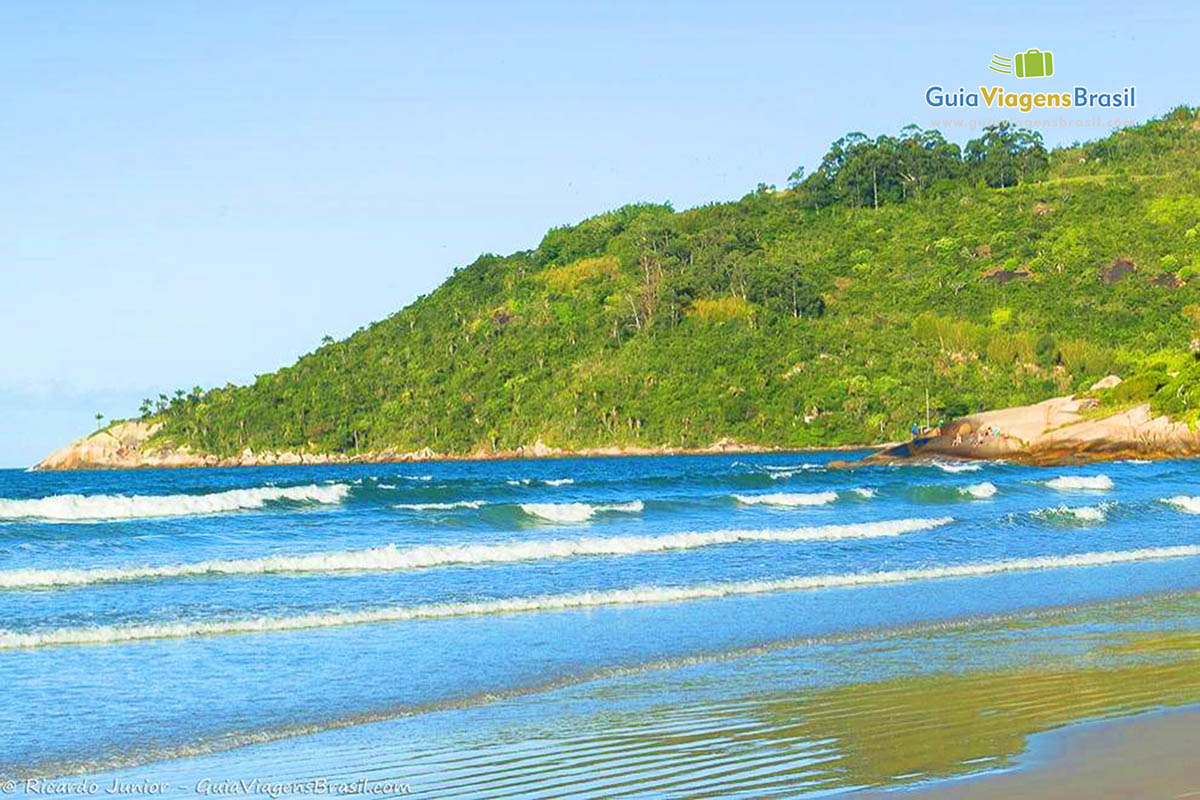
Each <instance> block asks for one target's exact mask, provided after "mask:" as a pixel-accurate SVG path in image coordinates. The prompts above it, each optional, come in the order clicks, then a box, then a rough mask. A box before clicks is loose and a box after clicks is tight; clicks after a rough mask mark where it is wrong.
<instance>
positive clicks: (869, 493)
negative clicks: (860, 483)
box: [854, 488, 875, 500]
mask: <svg viewBox="0 0 1200 800" xmlns="http://www.w3.org/2000/svg"><path fill="white" fill-rule="evenodd" d="M854 493H855V494H856V495H858V496H859V497H863V498H866V499H867V500H870V499H871V498H872V497H874V496H875V490H874V489H868V488H862V489H855V490H854Z"/></svg>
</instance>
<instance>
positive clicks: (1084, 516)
mask: <svg viewBox="0 0 1200 800" xmlns="http://www.w3.org/2000/svg"><path fill="white" fill-rule="evenodd" d="M1108 508H1109V504H1104V505H1099V506H1056V507H1054V508H1039V509H1038V510H1036V511H1031V512H1029V513H1030V514H1032V515H1033V516H1035V517H1040V518H1042V519H1052V518H1054V517H1074V518H1075V519H1077V520H1079V521H1080V522H1104V520H1105V519H1107V517H1108Z"/></svg>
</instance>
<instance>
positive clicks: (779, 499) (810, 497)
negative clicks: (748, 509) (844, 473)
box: [733, 492, 837, 506]
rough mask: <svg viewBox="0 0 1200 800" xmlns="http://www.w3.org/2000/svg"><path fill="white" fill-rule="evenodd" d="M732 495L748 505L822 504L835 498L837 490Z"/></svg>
mask: <svg viewBox="0 0 1200 800" xmlns="http://www.w3.org/2000/svg"><path fill="white" fill-rule="evenodd" d="M733 497H734V499H735V500H737V501H738V502H739V503H742V504H743V505H748V506H754V505H768V506H823V505H825V504H827V503H832V502H833V501H834V500H837V492H810V493H807V494H802V493H787V492H775V493H774V494H735V495H734V496H733Z"/></svg>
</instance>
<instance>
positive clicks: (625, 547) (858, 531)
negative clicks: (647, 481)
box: [0, 517, 954, 589]
mask: <svg viewBox="0 0 1200 800" xmlns="http://www.w3.org/2000/svg"><path fill="white" fill-rule="evenodd" d="M953 521H954V520H953V518H951V517H936V518H932V519H919V518H917V519H896V520H885V521H882V522H867V523H859V524H852V525H823V526H816V527H809V528H796V529H793V530H717V531H693V532H685V533H671V534H664V535H661V536H609V537H586V538H580V539H551V540H548V541H540V542H539V541H527V542H502V543H497V544H461V545H420V546H417V547H408V548H398V547H396V546H395V545H387V546H386V547H375V548H371V549H369V550H346V551H338V552H332V553H312V554H309V555H294V556H267V557H264V558H246V559H235V560H228V561H198V562H192V563H188V564H168V565H164V566H145V567H95V568H91V569H16V570H4V571H0V589H32V588H50V587H63V586H86V585H89V584H95V583H113V582H117V581H136V580H149V579H158V578H184V577H200V576H208V575H262V574H270V573H290V574H304V573H330V572H366V571H392V570H406V569H424V568H429V567H443V566H448V565H451V564H501V563H510V562H514V561H537V560H542V559H552V558H578V557H587V556H625V555H637V554H644V553H660V552H664V551H668V550H692V549H695V548H698V547H710V546H713V545H723V544H735V543H737V542H805V541H833V540H842V539H871V538H877V537H886V536H899V535H901V534H904V533H912V532H915V531H924V530H930V529H932V528H937V527H940V526H942V525H948V524H949V523H951V522H953Z"/></svg>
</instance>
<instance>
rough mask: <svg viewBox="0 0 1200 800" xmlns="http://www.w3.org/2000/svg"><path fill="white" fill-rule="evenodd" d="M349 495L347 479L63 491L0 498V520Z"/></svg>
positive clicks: (215, 508)
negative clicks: (169, 490)
mask: <svg viewBox="0 0 1200 800" xmlns="http://www.w3.org/2000/svg"><path fill="white" fill-rule="evenodd" d="M349 493H350V487H349V486H347V485H346V484H343V483H335V484H330V485H325V486H317V485H315V484H310V485H308V486H288V487H278V486H259V487H256V488H253V489H230V490H228V491H224V492H212V493H209V494H164V495H152V494H151V495H138V494H135V495H120V494H92V495H83V494H59V495H52V496H50V497H42V498H37V499H31V500H5V499H0V519H35V520H46V521H51V522H75V521H81V520H112V519H137V518H143V517H180V516H191V515H194V514H215V513H218V512H221V511H241V510H248V509H254V508H262V507H263V506H264V505H266V504H267V503H270V502H274V501H279V500H291V501H294V502H307V503H340V502H341V501H342V500H344V499H345V498H346V495H347V494H349Z"/></svg>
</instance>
